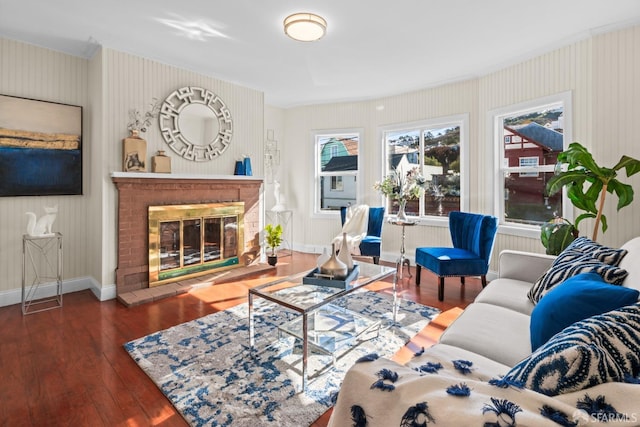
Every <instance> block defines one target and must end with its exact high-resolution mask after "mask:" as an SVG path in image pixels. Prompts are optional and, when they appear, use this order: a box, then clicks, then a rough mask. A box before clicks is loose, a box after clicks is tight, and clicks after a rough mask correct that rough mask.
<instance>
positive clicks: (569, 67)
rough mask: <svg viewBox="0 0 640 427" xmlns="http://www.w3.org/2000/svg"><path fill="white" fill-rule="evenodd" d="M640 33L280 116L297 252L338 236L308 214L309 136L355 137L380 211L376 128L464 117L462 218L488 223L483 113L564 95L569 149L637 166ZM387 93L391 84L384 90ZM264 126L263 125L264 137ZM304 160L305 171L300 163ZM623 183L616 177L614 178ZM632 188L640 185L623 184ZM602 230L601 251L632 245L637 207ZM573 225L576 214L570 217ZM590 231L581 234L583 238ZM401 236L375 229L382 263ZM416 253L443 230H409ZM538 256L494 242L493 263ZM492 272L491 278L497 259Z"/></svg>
mask: <svg viewBox="0 0 640 427" xmlns="http://www.w3.org/2000/svg"><path fill="white" fill-rule="evenodd" d="M637 46H640V27H637V26H636V27H632V28H627V29H623V30H618V31H614V32H611V33H607V34H600V35H595V36H593V37H591V38H588V39H585V40H581V41H577V42H575V43H572V44H569V45H567V46H564V47H561V48H558V49H555V50H553V51H549V52H546V53H543V54H540V55H537V56H535V57H532V58H531V59H528V60H526V61H523V62H520V63H518V64H514V65H510V66H505V67H503V68H500V69H498V70H497V71H495V72H493V73H490V74H488V75H484V76H481V77H477V78H473V79H469V80H466V81H462V82H456V83H451V84H445V85H442V86H438V87H434V88H428V89H424V90H421V91H416V92H411V93H407V94H400V95H397V96H392V97H388V98H382V99H377V100H372V101H363V102H351V103H336V104H325V105H315V106H305V107H298V108H292V109H288V110H284V111H283V114H284V117H285V119H284V125H283V129H281V131H282V132H283V133H284V141H285V143H284V147H285V148H284V149H283V150H282V152H283V155H284V162H285V163H286V164H287V165H289V167H288V168H287V169H286V170H284V169H281V170H280V174H282V178H281V179H282V180H283V181H285V182H286V191H287V199H288V200H289V205H290V208H291V209H292V210H294V216H295V222H294V242H295V246H296V247H298V248H300V249H303V250H309V251H320V250H321V248H322V247H323V246H324V247H326V246H328V245H329V242H330V241H331V238H332V237H333V236H335V235H336V234H337V233H338V232H339V230H340V225H339V219H338V217H337V215H336V216H335V217H334V218H330V219H321V218H317V217H314V216H313V215H312V213H313V188H314V187H313V186H314V180H313V175H312V174H311V173H309V171H310V170H313V141H312V136H311V134H312V132H313V131H315V130H328V129H341V128H362V129H364V139H363V141H361V151H360V155H361V156H362V157H363V162H362V163H361V164H362V170H361V173H362V179H363V180H364V184H363V188H365V189H367V191H366V192H365V194H364V195H362V200H361V201H362V202H363V203H367V204H371V205H380V204H381V203H383V199H382V198H380V197H379V196H378V195H377V194H376V192H375V191H374V190H373V189H372V186H373V183H374V182H375V181H376V180H379V179H380V178H381V172H380V170H381V165H382V159H381V143H380V135H379V128H380V127H381V126H386V125H389V124H395V123H408V122H411V121H416V120H423V119H429V118H436V117H443V116H448V115H452V114H468V115H469V118H470V120H469V125H470V129H469V131H470V135H471V137H470V160H471V161H470V165H471V166H470V170H469V174H470V189H469V190H470V191H469V192H470V210H471V211H475V212H485V213H491V212H492V209H493V203H494V199H493V197H494V191H493V180H494V172H493V162H494V160H493V144H494V142H493V140H492V138H491V128H490V126H489V123H490V119H489V112H490V111H491V110H493V109H496V108H500V107H506V106H509V105H513V104H517V103H521V102H524V101H528V100H534V99H537V98H542V97H545V96H549V95H553V94H558V93H562V92H565V91H571V93H572V103H573V139H574V140H576V141H580V142H581V143H582V144H583V145H585V146H586V147H588V148H589V149H591V150H592V153H593V154H594V157H595V159H596V160H597V161H598V162H599V163H600V164H602V165H605V166H612V165H614V164H615V163H616V162H617V161H618V159H619V158H620V156H621V155H622V154H627V155H629V156H632V157H636V158H640V144H638V143H637V137H636V135H635V129H636V126H635V122H636V121H637V119H635V118H637V117H638V113H640V93H639V90H640V83H639V82H638V79H637V76H638V75H640V49H638V48H637ZM387 83H388V84H392V82H387ZM270 126H271V123H270V122H269V121H267V122H266V127H267V128H269V127H270ZM300 159H303V161H300ZM622 174H623V176H624V173H622ZM623 180H624V181H625V182H629V183H631V184H632V185H634V186H635V187H636V188H639V187H638V185H639V184H640V176H634V177H632V178H631V179H626V177H625V178H623ZM605 213H606V215H607V217H608V219H609V226H610V228H609V230H608V231H607V233H605V234H600V236H599V238H598V240H599V241H600V242H601V243H604V244H608V245H613V246H617V245H620V244H622V243H624V242H625V241H626V240H628V239H629V238H631V237H634V236H638V235H640V222H638V221H637V220H635V218H638V216H639V215H640V201H638V200H636V202H635V203H634V204H633V205H631V206H630V207H627V208H625V209H624V210H622V211H621V212H619V213H618V212H616V209H615V199H614V198H612V199H610V200H609V202H608V203H607V204H606V209H605ZM576 215H577V213H576ZM591 228H592V223H591V222H590V221H584V222H583V223H582V224H581V227H580V231H581V234H583V235H590V234H591V232H590V230H591ZM399 240H400V230H399V228H396V227H393V226H389V225H386V226H385V227H384V228H383V246H382V251H383V258H384V259H387V260H390V261H394V260H395V259H396V258H397V256H398V251H399V248H400V241H399ZM421 245H449V236H448V230H447V229H446V222H443V221H441V222H439V223H438V222H435V223H433V224H431V225H424V226H420V227H415V228H413V229H411V232H410V233H408V234H407V240H406V246H407V254H408V255H411V256H413V250H414V248H415V247H416V246H421ZM506 248H509V249H516V250H527V251H534V252H544V248H543V247H542V245H541V244H540V241H539V238H538V237H537V236H536V237H522V236H518V235H513V234H505V233H500V234H499V236H498V238H497V241H496V246H495V249H494V254H498V253H499V252H500V251H501V250H503V249H506ZM492 269H493V270H495V269H497V256H494V257H493V263H492Z"/></svg>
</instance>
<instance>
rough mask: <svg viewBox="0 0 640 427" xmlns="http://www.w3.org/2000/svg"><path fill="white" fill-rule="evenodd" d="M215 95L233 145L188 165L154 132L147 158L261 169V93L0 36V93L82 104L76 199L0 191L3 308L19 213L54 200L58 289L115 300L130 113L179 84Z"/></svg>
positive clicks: (22, 221)
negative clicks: (118, 177)
mask: <svg viewBox="0 0 640 427" xmlns="http://www.w3.org/2000/svg"><path fill="white" fill-rule="evenodd" d="M190 85H192V86H201V87H204V88H207V89H210V90H212V91H213V92H215V93H217V94H218V95H220V97H221V98H222V99H223V100H224V102H225V103H226V104H227V106H228V108H229V110H230V111H231V114H232V118H233V125H234V133H233V139H232V143H231V146H230V147H229V149H228V150H227V151H226V152H225V153H224V155H223V156H221V157H220V158H219V159H215V160H213V161H210V162H198V163H196V162H191V161H188V160H185V159H182V158H180V157H178V156H177V155H175V154H173V155H172V151H171V150H170V149H167V148H168V147H166V144H165V143H164V141H163V140H162V138H161V135H160V132H159V129H158V128H157V127H156V126H152V127H151V129H150V130H149V132H147V133H146V134H145V135H144V136H143V137H144V138H145V139H146V140H147V142H148V148H147V160H149V159H150V157H151V156H152V155H154V154H155V153H156V151H157V150H159V149H165V150H166V151H167V154H168V155H169V156H171V159H172V171H173V173H183V174H206V175H232V174H233V166H234V162H235V160H236V159H239V158H241V157H242V156H244V155H248V156H249V157H251V158H252V163H253V174H254V175H255V176H262V174H263V170H262V163H263V162H262V157H263V148H262V147H263V140H264V134H263V130H264V122H263V120H264V99H263V94H262V92H259V91H256V90H253V89H248V88H244V87H241V86H238V85H235V84H232V83H229V82H225V81H221V80H218V79H215V78H213V77H207V76H203V75H200V74H198V73H195V72H192V71H189V70H184V69H180V68H177V67H172V66H169V65H166V64H161V63H158V62H156V61H152V60H149V59H145V58H140V57H137V56H133V55H129V54H126V53H123V52H117V51H114V50H110V49H99V50H98V51H97V52H96V53H95V55H94V56H93V57H92V58H91V59H90V60H87V59H83V58H77V57H73V56H70V55H66V54H63V53H60V52H55V51H52V50H49V49H43V48H40V47H36V46H32V45H28V44H25V43H21V42H18V41H14V40H7V39H1V38H0V93H1V94H5V95H13V96H20V97H27V98H34V99H40V100H46V101H53V102H61V103H67V104H73V105H80V106H82V107H83V109H84V110H83V157H84V158H83V162H84V164H83V167H84V170H83V175H84V194H83V195H82V196H56V197H51V196H48V197H3V198H0V218H1V221H0V236H1V237H0V239H1V242H2V244H1V245H0V306H4V305H9V304H16V303H18V302H20V287H21V280H22V235H23V234H24V233H25V232H26V217H25V215H24V214H25V212H27V211H33V212H35V213H36V214H37V215H38V216H40V215H41V214H42V213H43V209H42V207H43V206H49V205H56V204H57V205H58V206H59V213H58V218H57V220H56V222H55V224H54V230H56V231H60V232H61V233H62V234H63V235H64V266H63V268H64V280H65V285H64V291H65V292H70V291H74V290H78V289H86V288H91V289H92V290H93V291H94V292H95V293H96V295H97V296H98V297H99V298H103V299H104V298H110V297H115V285H114V283H115V269H116V267H117V265H116V247H115V245H116V238H117V224H116V209H117V202H116V195H117V193H116V188H115V186H114V184H113V183H112V181H111V177H110V175H111V173H112V172H114V171H122V170H123V169H122V139H123V138H124V137H126V136H127V135H128V132H127V122H128V120H129V117H128V112H129V109H131V108H137V109H140V110H142V111H144V110H146V109H147V108H148V105H149V103H150V102H152V100H153V98H157V99H159V100H163V99H164V98H165V97H166V96H167V95H169V94H170V93H171V92H172V91H174V90H176V89H178V88H180V87H183V86H190Z"/></svg>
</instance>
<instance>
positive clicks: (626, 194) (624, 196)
mask: <svg viewBox="0 0 640 427" xmlns="http://www.w3.org/2000/svg"><path fill="white" fill-rule="evenodd" d="M607 191H609V193H612V194H613V193H615V194H616V196H618V210H620V209H622V208H624V207H625V206H627V205H629V204H631V202H633V187H631V186H630V185H629V184H623V183H622V182H620V181H618V180H617V179H614V180H613V181H611V182H609V187H607Z"/></svg>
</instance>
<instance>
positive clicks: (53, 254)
mask: <svg viewBox="0 0 640 427" xmlns="http://www.w3.org/2000/svg"><path fill="white" fill-rule="evenodd" d="M48 283H55V295H53V296H51V295H50V292H47V294H49V295H44V296H41V295H38V290H39V289H40V286H41V285H43V284H48ZM43 293H44V292H41V294H43ZM36 307H37V308H36ZM59 307H62V234H60V233H55V234H54V235H53V236H37V237H35V236H29V235H26V234H25V235H23V236H22V314H31V313H37V312H40V311H45V310H51V309H53V308H59Z"/></svg>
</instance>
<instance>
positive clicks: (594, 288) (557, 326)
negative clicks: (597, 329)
mask: <svg viewBox="0 0 640 427" xmlns="http://www.w3.org/2000/svg"><path fill="white" fill-rule="evenodd" d="M639 296H640V292H639V291H638V290H636V289H631V288H625V287H622V286H615V285H611V284H609V283H607V282H605V280H604V279H603V278H602V276H600V275H599V274H597V273H582V274H578V275H576V276H573V277H570V278H569V279H567V280H565V281H564V282H562V283H561V284H559V285H557V286H555V287H553V288H552V289H551V290H550V291H549V292H548V293H547V294H546V295H545V296H544V298H542V299H541V300H540V302H539V303H538V304H537V305H536V306H535V308H534V309H533V312H532V313H531V323H530V325H529V330H530V332H531V349H532V351H535V350H536V349H537V348H538V347H540V346H541V345H543V344H544V343H546V342H547V341H549V339H550V338H551V337H552V336H554V335H555V334H557V333H558V332H560V331H561V330H563V329H564V328H566V327H567V326H569V325H571V324H572V323H575V322H578V321H580V320H583V319H586V318H587V317H591V316H595V315H596V314H602V313H605V312H607V311H611V310H615V309H616V308H620V307H624V306H626V305H631V304H633V303H635V302H636V301H638V297H639Z"/></svg>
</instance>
